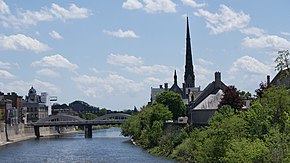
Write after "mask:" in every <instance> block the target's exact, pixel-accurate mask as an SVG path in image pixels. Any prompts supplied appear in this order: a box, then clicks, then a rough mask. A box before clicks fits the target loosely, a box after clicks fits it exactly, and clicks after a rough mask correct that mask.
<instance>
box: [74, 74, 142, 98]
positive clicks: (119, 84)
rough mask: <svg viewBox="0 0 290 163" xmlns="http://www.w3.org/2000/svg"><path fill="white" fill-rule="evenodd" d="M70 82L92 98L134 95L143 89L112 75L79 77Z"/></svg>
mask: <svg viewBox="0 0 290 163" xmlns="http://www.w3.org/2000/svg"><path fill="white" fill-rule="evenodd" d="M72 80H74V81H75V82H76V83H77V84H78V85H79V88H80V89H81V90H82V91H83V93H84V94H85V95H87V96H93V97H96V96H108V95H110V94H115V95H116V94H126V93H136V92H140V91H142V90H143V89H144V86H143V83H138V82H135V81H133V80H131V79H127V78H125V77H123V76H121V75H118V74H114V73H110V74H109V75H107V76H100V77H98V76H88V75H81V76H78V77H75V78H73V79H72Z"/></svg>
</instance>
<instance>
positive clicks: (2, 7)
mask: <svg viewBox="0 0 290 163" xmlns="http://www.w3.org/2000/svg"><path fill="white" fill-rule="evenodd" d="M9 13H10V10H9V7H8V5H7V4H6V3H5V2H4V0H0V14H9Z"/></svg>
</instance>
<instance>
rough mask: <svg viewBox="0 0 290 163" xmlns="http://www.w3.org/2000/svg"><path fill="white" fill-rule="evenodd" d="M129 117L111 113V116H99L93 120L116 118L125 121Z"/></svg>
mask: <svg viewBox="0 0 290 163" xmlns="http://www.w3.org/2000/svg"><path fill="white" fill-rule="evenodd" d="M130 116H131V115H129V114H124V113H111V114H105V115H103V116H100V117H98V118H96V119H95V120H106V119H109V118H115V117H117V118H118V119H127V118H129V117H130Z"/></svg>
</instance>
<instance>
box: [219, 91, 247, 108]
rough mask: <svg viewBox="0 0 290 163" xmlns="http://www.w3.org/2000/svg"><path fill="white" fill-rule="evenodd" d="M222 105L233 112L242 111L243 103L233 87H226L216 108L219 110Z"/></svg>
mask: <svg viewBox="0 0 290 163" xmlns="http://www.w3.org/2000/svg"><path fill="white" fill-rule="evenodd" d="M223 105H229V106H231V107H232V108H234V109H235V110H240V109H242V107H243V105H244V101H243V99H242V97H241V95H240V92H239V91H238V90H237V88H236V87H235V86H228V87H227V88H226V90H225V92H224V95H223V97H222V99H221V102H220V103H219V106H218V108H221V107H222V106H223Z"/></svg>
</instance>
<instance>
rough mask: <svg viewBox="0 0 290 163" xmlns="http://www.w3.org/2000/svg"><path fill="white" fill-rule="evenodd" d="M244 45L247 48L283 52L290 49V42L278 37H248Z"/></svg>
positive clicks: (244, 40)
mask: <svg viewBox="0 0 290 163" xmlns="http://www.w3.org/2000/svg"><path fill="white" fill-rule="evenodd" d="M243 45H244V46H245V47H247V48H270V49H275V50H282V49H289V48H290V41H289V40H287V39H285V38H282V37H279V36H276V35H264V36H260V37H252V38H251V37H246V38H244V39H243Z"/></svg>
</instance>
